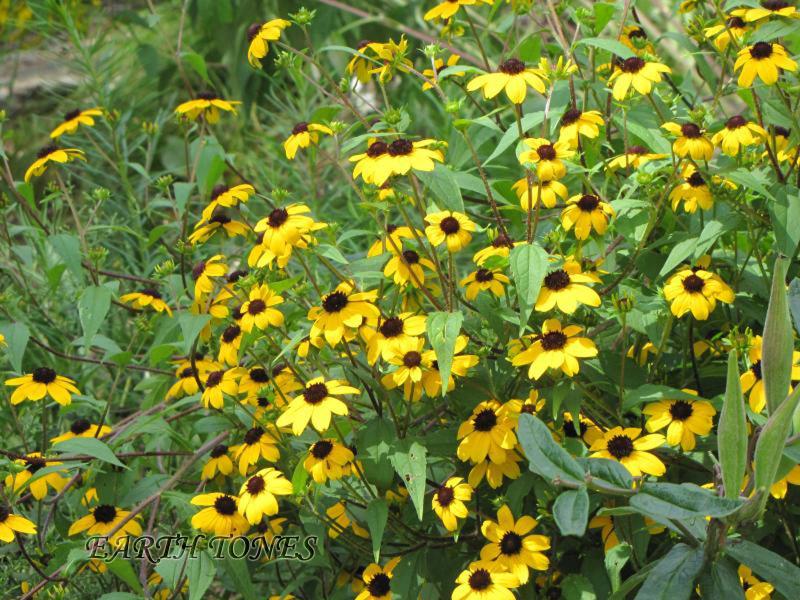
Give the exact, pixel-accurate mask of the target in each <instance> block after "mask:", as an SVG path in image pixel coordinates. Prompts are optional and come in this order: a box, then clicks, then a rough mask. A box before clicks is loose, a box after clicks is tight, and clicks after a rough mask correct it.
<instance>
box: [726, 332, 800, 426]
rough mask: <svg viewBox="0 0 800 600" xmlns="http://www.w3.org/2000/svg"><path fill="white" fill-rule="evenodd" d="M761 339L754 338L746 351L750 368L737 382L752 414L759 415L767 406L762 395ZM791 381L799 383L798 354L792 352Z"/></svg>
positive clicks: (799, 355)
mask: <svg viewBox="0 0 800 600" xmlns="http://www.w3.org/2000/svg"><path fill="white" fill-rule="evenodd" d="M763 341H764V340H763V339H762V337H761V336H760V335H757V336H754V337H753V339H752V341H751V342H750V348H749V349H748V350H747V358H748V360H749V363H750V368H749V369H748V370H747V371H745V372H744V373H742V374H741V376H740V377H739V381H740V382H741V385H742V392H743V393H745V394H747V393H748V392H750V393H749V394H748V401H749V404H750V409H751V410H752V411H753V412H754V413H760V412H761V411H762V410H764V407H765V406H766V405H767V397H766V396H765V395H764V380H763V375H762V373H761V353H762V349H761V345H762V343H763ZM791 377H792V381H800V352H796V351H793V352H792V375H791Z"/></svg>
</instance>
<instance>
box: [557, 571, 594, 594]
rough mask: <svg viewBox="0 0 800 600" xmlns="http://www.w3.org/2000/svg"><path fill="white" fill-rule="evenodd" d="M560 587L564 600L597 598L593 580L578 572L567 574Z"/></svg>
mask: <svg viewBox="0 0 800 600" xmlns="http://www.w3.org/2000/svg"><path fill="white" fill-rule="evenodd" d="M560 587H561V596H562V597H563V598H564V600H597V594H595V592H594V586H593V585H592V582H591V581H589V580H588V579H587V578H586V577H584V576H583V575H579V574H578V573H571V574H569V575H567V576H566V577H565V578H564V581H562V582H561V586H560Z"/></svg>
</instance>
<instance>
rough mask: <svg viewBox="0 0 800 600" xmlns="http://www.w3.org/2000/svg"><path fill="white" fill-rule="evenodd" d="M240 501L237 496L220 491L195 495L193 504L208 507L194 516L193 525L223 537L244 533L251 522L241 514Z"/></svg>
mask: <svg viewBox="0 0 800 600" xmlns="http://www.w3.org/2000/svg"><path fill="white" fill-rule="evenodd" d="M238 502H239V499H238V498H237V497H236V496H230V495H228V494H222V493H219V492H212V493H210V494H199V495H197V496H195V497H194V498H192V504H194V505H195V506H205V507H206V508H204V509H202V510H201V511H199V512H197V513H195V515H194V516H193V517H192V527H194V528H195V529H199V530H200V531H205V532H206V533H213V534H214V535H219V536H223V537H229V536H237V535H243V534H244V533H246V532H247V530H248V529H249V527H250V524H249V523H248V522H247V519H245V518H244V517H243V516H242V515H241V514H239V510H238Z"/></svg>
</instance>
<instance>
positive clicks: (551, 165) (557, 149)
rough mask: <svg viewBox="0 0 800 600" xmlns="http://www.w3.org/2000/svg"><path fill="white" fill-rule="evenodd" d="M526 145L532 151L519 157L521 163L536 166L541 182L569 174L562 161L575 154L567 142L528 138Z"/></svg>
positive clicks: (527, 151)
mask: <svg viewBox="0 0 800 600" xmlns="http://www.w3.org/2000/svg"><path fill="white" fill-rule="evenodd" d="M524 143H525V145H526V146H527V147H528V148H530V150H526V151H524V152H522V153H521V154H520V155H519V162H520V163H522V164H523V165H524V164H526V163H533V164H535V165H536V176H537V177H538V178H539V179H540V180H541V181H552V180H553V179H561V178H562V177H564V175H566V174H567V167H566V166H565V165H564V163H563V161H562V159H564V158H570V157H571V156H573V155H574V154H575V152H574V151H573V150H572V148H570V145H569V144H568V143H567V142H565V141H563V140H559V141H557V142H555V143H550V142H549V141H548V140H546V139H544V138H526V139H525V142H524Z"/></svg>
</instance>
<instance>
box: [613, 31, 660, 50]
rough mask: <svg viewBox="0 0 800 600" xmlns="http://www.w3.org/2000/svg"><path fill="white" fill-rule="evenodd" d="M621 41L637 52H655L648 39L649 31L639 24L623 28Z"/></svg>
mask: <svg viewBox="0 0 800 600" xmlns="http://www.w3.org/2000/svg"><path fill="white" fill-rule="evenodd" d="M619 41H620V42H622V43H623V44H624V45H625V46H627V47H628V48H630V49H631V50H633V51H634V52H635V53H636V54H655V48H654V47H653V44H651V43H650V42H649V41H648V39H647V33H646V32H645V30H644V29H642V28H641V27H639V26H638V25H626V26H625V27H623V28H622V35H620V36H619Z"/></svg>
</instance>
